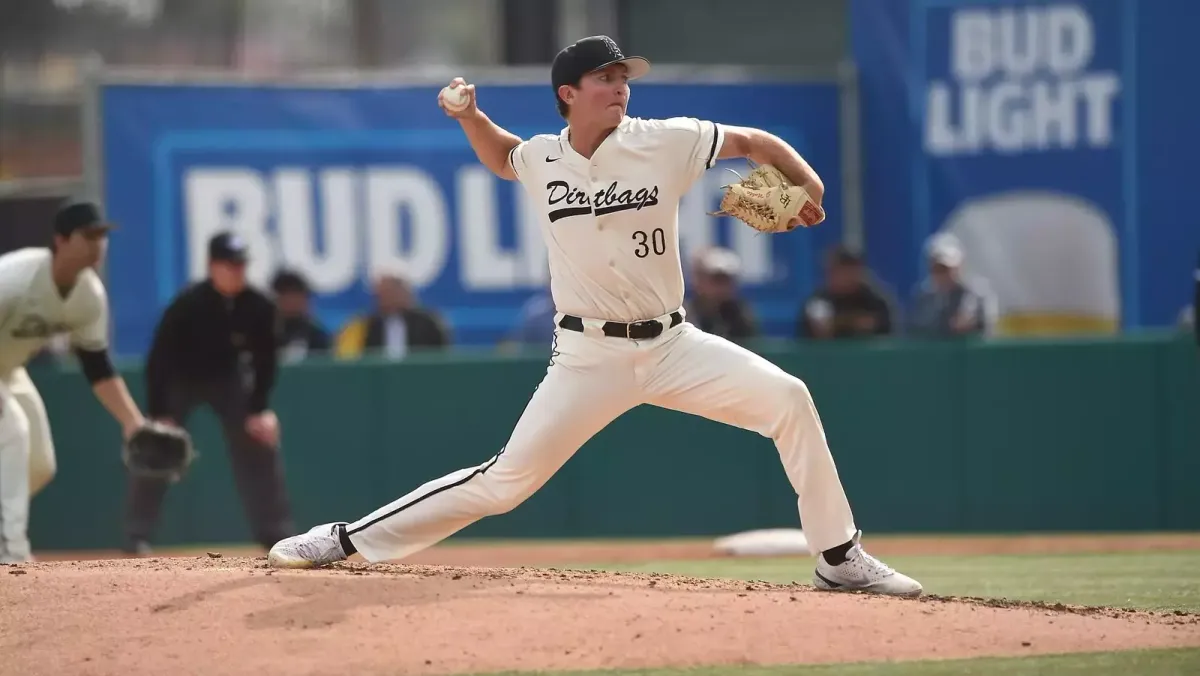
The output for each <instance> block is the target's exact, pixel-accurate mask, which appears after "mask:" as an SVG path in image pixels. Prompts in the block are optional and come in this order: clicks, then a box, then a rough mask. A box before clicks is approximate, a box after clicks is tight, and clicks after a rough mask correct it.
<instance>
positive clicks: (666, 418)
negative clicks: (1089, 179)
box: [31, 336, 1200, 550]
mask: <svg viewBox="0 0 1200 676" xmlns="http://www.w3.org/2000/svg"><path fill="white" fill-rule="evenodd" d="M757 349H758V350H759V351H760V352H762V353H763V354H765V355H766V356H768V357H769V358H771V359H772V360H773V361H775V362H776V363H778V364H780V365H781V366H782V367H783V368H785V369H786V370H787V371H789V372H791V373H794V374H796V375H797V376H799V377H800V378H802V379H803V380H805V381H806V382H807V383H808V384H809V386H810V388H811V390H812V393H813V396H814V398H815V399H816V402H817V406H818V408H819V410H820V413H821V416H822V419H823V421H824V423H825V427H826V433H827V435H828V437H829V440H830V444H831V446H832V448H833V452H834V456H835V458H836V460H837V463H838V467H839V471H840V473H841V476H842V480H843V482H844V484H845V486H846V490H847V492H848V494H849V496H850V500H851V504H852V505H853V507H854V510H855V514H856V517H857V520H858V522H859V525H860V527H862V528H863V529H864V530H865V531H867V532H868V533H883V532H899V531H902V532H1009V531H1056V530H1107V531H1113V530H1164V529H1166V530H1174V529H1197V528H1200V359H1198V358H1197V349H1196V346H1195V344H1194V343H1192V342H1190V341H1189V340H1187V339H1186V338H1185V337H1181V336H1148V337H1138V338H1126V339H1122V340H1120V341H1109V340H1080V341H1070V342H1065V341H1064V342H1028V341H1025V342H1011V343H1007V342H1005V343H989V344H970V343H940V344H908V343H873V344H840V345H811V346H808V345H805V346H796V345H787V346H783V347H778V346H776V347H767V346H763V347H759V348H757ZM545 368H546V355H541V354H534V355H530V356H527V357H497V356H492V355H483V356H457V357H436V356H429V357H418V358H414V359H413V360H411V361H408V362H405V363H400V364H386V363H381V362H375V361H371V362H359V363H306V364H303V365H297V366H291V367H288V368H286V369H285V370H284V372H283V373H282V374H281V379H280V382H279V386H278V388H277V390H276V394H275V396H274V400H273V405H274V407H275V409H276V411H277V412H278V414H279V416H280V419H281V421H282V424H283V428H284V433H283V438H284V442H283V453H284V454H285V457H286V465H287V477H288V482H289V488H290V492H291V495H292V500H293V503H294V507H295V513H296V518H297V521H298V525H299V526H301V527H303V528H307V527H309V526H311V525H313V524H315V523H320V522H325V521H332V520H339V519H344V520H353V519H355V518H357V517H358V516H360V515H362V514H364V513H366V512H367V511H369V510H371V509H373V508H375V507H377V506H379V505H381V504H383V503H385V502H388V501H390V500H392V499H394V498H396V497H398V496H400V495H401V494H403V493H405V492H407V491H409V490H411V489H412V488H415V487H416V486H418V485H420V484H421V483H423V482H425V481H427V480H429V479H432V478H435V477H437V476H439V475H441V474H443V473H445V472H447V471H450V470H453V469H457V468H459V467H464V466H468V465H476V464H478V463H480V462H483V461H484V460H486V459H487V458H489V457H490V456H492V455H493V454H494V453H496V452H497V451H498V450H499V449H500V448H501V446H502V445H503V444H504V443H505V441H506V439H507V436H508V433H509V431H510V429H511V428H512V426H513V424H514V423H515V421H516V420H517V417H518V416H519V415H520V414H521V411H522V409H523V408H524V406H525V403H526V401H527V399H528V397H529V395H530V394H531V393H532V391H533V389H534V387H535V385H536V384H537V383H538V381H539V380H540V378H541V376H542V374H543V373H544V372H545ZM123 372H124V373H125V375H126V378H127V379H128V381H129V383H130V387H131V389H132V390H133V392H134V393H135V396H136V397H138V399H139V401H141V400H142V392H143V383H142V372H141V370H140V368H139V367H137V366H131V367H129V368H125V369H123ZM31 375H32V376H33V378H34V380H35V381H36V383H37V385H38V388H39V390H40V391H41V393H42V397H43V398H44V400H45V402H46V406H47V408H48V410H49V414H50V419H51V425H52V428H53V433H54V438H55V444H56V447H57V454H58V464H59V472H58V476H57V477H56V478H55V480H54V482H53V483H52V484H51V485H50V486H49V487H48V488H47V489H46V490H45V491H43V492H42V493H41V494H40V495H38V496H37V497H36V498H35V500H34V504H33V510H32V518H31V536H32V538H33V541H34V547H35V549H41V550H46V549H75V548H89V549H90V548H111V547H116V546H118V544H119V542H120V524H121V510H122V503H123V499H124V488H125V480H124V474H123V471H122V466H121V463H120V449H119V444H118V435H119V433H118V428H117V425H116V424H115V423H114V422H112V421H111V419H110V418H108V416H107V414H106V413H105V411H104V410H103V408H101V406H100V404H99V403H98V402H97V401H96V400H95V399H94V398H93V397H92V394H91V391H90V389H89V387H88V385H87V383H86V381H85V380H84V379H83V377H82V376H81V374H80V373H79V372H78V371H77V370H75V369H73V368H62V369H58V368H54V367H44V368H39V369H34V370H32V372H31ZM189 429H191V431H192V433H193V434H194V435H195V437H196V442H197V447H198V449H199V451H200V453H201V454H202V457H201V458H200V459H199V461H198V462H197V464H196V465H195V466H194V468H193V471H192V473H191V474H190V475H189V476H188V477H187V479H186V480H185V481H184V482H182V483H180V484H178V485H176V486H174V487H173V489H172V491H171V492H170V493H169V494H168V497H167V504H166V508H165V510H164V518H163V521H162V524H161V528H160V533H159V537H158V539H157V544H160V545H164V546H165V545H172V544H183V543H188V544H190V543H203V542H221V543H229V542H237V541H246V540H248V539H249V532H248V529H247V528H246V525H245V520H244V518H243V515H242V509H241V503H240V498H239V497H238V495H237V493H236V491H235V490H234V487H233V481H232V477H231V475H230V472H229V463H228V460H227V458H226V457H225V449H224V446H223V443H222V440H221V437H220V434H219V431H218V427H217V425H216V421H215V418H213V417H212V415H211V414H210V413H208V412H207V411H202V412H200V413H197V414H196V416H195V417H194V418H193V420H192V421H191V423H190V425H189ZM795 505H796V501H795V496H794V494H793V493H792V492H791V489H790V487H789V485H788V483H787V481H786V479H785V477H784V474H783V471H782V469H781V467H780V466H779V461H778V457H777V455H776V453H775V450H774V446H773V445H772V443H771V442H770V441H769V440H767V439H764V438H762V437H759V436H758V435H756V434H753V433H750V432H745V431H742V430H738V429H735V428H731V427H726V426H723V425H720V424H717V423H712V422H709V421H706V420H703V419H700V418H696V417H692V416H688V415H684V414H679V413H674V412H668V411H662V410H659V409H654V408H650V407H642V408H639V409H636V410H634V411H631V412H630V413H628V414H626V415H625V416H624V417H622V418H620V419H619V420H618V421H616V422H615V423H614V424H612V425H611V426H610V427H609V428H607V429H605V430H604V431H603V432H601V433H600V434H599V435H598V436H596V437H595V438H594V439H593V440H592V441H591V442H590V443H588V444H587V445H586V446H585V447H584V448H583V449H582V450H581V451H580V452H579V453H578V454H577V455H576V456H575V457H574V458H573V459H572V460H571V461H570V462H568V463H567V465H566V466H565V467H564V468H563V470H562V471H561V472H560V473H559V474H558V475H556V476H555V477H554V478H553V479H552V480H551V481H550V483H549V484H547V485H546V487H545V488H543V489H542V490H541V491H540V492H539V493H538V494H536V495H535V496H534V497H533V498H531V499H530V500H529V501H527V502H526V503H525V504H523V505H521V506H520V507H518V508H517V509H516V510H514V511H513V512H511V513H509V514H505V515H503V516H498V517H493V518H490V519H486V520H484V521H482V522H480V523H478V524H476V525H474V526H472V527H470V528H469V529H467V530H466V531H463V533H462V535H464V536H475V537H607V536H623V537H636V536H671V535H708V534H723V533H729V532H733V531H739V530H744V529H751V528H765V527H780V526H795V525H796V523H797V522H796V512H795V510H796V507H795Z"/></svg>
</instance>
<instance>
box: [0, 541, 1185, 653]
mask: <svg viewBox="0 0 1200 676" xmlns="http://www.w3.org/2000/svg"><path fill="white" fill-rule="evenodd" d="M967 541H968V540H966V539H962V540H959V539H949V540H942V539H939V540H936V542H938V543H941V546H943V547H951V546H952V545H953V543H955V542H958V543H959V546H962V545H963V544H964V543H965V542H967ZM978 542H979V541H976V544H978ZM1009 542H1010V543H1011V542H1012V541H1011V540H1010V541H1009ZM1120 542H1123V543H1124V544H1125V545H1126V546H1129V545H1130V544H1131V543H1133V542H1134V541H1133V540H1131V539H1129V538H1124V539H1122V540H1120ZM933 543H934V541H933V540H931V541H929V542H924V543H923V542H922V541H920V540H918V541H916V544H917V545H921V549H922V550H925V547H926V546H933ZM1077 544H1079V545H1080V547H1081V548H1082V549H1084V550H1088V549H1089V547H1085V546H1083V545H1084V544H1085V543H1084V542H1083V541H1081V542H1079V543H1077ZM1108 544H1109V545H1110V546H1106V547H1103V548H1101V551H1104V550H1111V549H1114V548H1115V549H1121V547H1113V546H1111V545H1112V543H1108ZM1144 544H1146V547H1147V548H1156V549H1157V548H1174V547H1172V544H1178V541H1176V540H1170V541H1169V542H1168V541H1167V540H1162V541H1159V542H1157V544H1154V543H1149V542H1147V543H1144ZM1099 545H1100V543H1096V542H1092V544H1091V546H1099ZM689 546H692V547H693V548H694V549H693V550H691V552H690V555H691V556H702V555H706V553H705V552H702V551H700V550H699V549H695V548H696V547H699V545H697V544H692V545H689ZM907 546H912V543H911V542H910V543H908V544H902V543H901V542H900V541H897V542H895V543H893V544H892V545H891V546H889V545H888V544H886V540H885V539H883V538H879V539H876V540H873V541H872V551H875V552H878V553H880V554H883V553H886V552H887V550H889V549H891V550H892V551H895V550H896V549H900V548H901V547H907ZM997 546H998V545H997ZM1010 546H1011V545H1010ZM1030 546H1032V545H1030ZM603 547H607V548H608V549H601V548H603ZM632 547H633V546H632V545H629V546H626V547H624V548H621V547H618V546H616V545H594V546H592V547H591V548H589V547H588V546H583V545H580V546H577V547H576V548H575V549H570V550H565V551H564V550H556V549H554V548H553V547H551V546H550V545H546V546H544V547H542V546H534V547H522V548H517V549H513V548H509V547H501V546H495V545H492V546H478V547H461V546H457V547H456V546H448V547H438V548H434V549H433V550H430V551H428V552H426V553H424V554H423V555H422V558H423V559H424V560H426V561H429V560H439V559H440V562H441V563H443V564H447V563H449V564H451V565H437V566H433V565H405V566H400V565H394V564H379V565H373V566H368V565H366V564H361V563H349V564H343V565H340V566H336V567H333V568H331V569H328V570H322V571H303V572H294V571H286V572H281V571H273V570H271V569H268V568H267V567H266V564H265V560H264V559H263V558H261V557H253V558H249V557H232V556H230V555H228V554H225V555H221V556H220V557H219V558H214V557H209V556H207V555H203V554H202V555H200V556H180V557H174V558H166V557H164V558H145V559H115V560H92V561H78V560H77V561H57V562H45V561H43V562H39V563H35V564H29V565H24V566H19V567H0V655H4V660H3V661H2V662H0V674H2V675H3V676H8V675H9V674H13V675H17V674H21V675H28V676H36V675H39V674H54V675H58V674H64V673H69V674H87V675H95V676H102V675H106V674H113V675H117V674H122V675H133V674H173V675H183V674H214V673H220V674H224V675H228V676H237V675H240V674H255V675H256V676H263V675H269V674H301V675H303V674H325V673H354V674H381V675H382V674H388V675H389V676H390V675H394V674H419V673H458V672H471V671H499V670H508V669H517V670H536V669H585V668H607V667H652V666H673V665H677V666H691V665H702V664H730V665H737V664H778V663H817V662H844V661H862V660H883V659H896V660H902V659H921V658H951V657H970V656H982V655H1022V654H1041V653H1059V652H1075V651H1092V650H1120V649H1125V648H1135V647H1168V646H1200V616H1192V615H1177V614H1149V613H1130V612H1124V611H1116V610H1097V609H1079V608H1070V607H1064V606H1046V605H1034V604H1015V603H994V602H982V601H972V600H952V599H941V598H926V599H922V600H918V601H906V600H898V599H887V598H880V597H870V596H863V595H841V594H827V593H821V592H816V591H814V590H812V589H811V588H810V587H807V586H804V585H791V586H782V585H768V584H762V583H753V584H748V583H745V582H732V581H714V580H697V579H689V578H681V577H675V576H665V575H632V574H617V573H590V572H570V571H556V570H546V569H531V568H482V567H477V566H478V565H480V562H487V563H486V564H485V565H492V566H496V565H521V564H516V563H509V564H499V563H497V562H498V561H502V560H508V561H517V560H522V559H524V560H527V561H535V560H536V561H538V562H541V563H546V562H547V559H551V560H553V559H555V558H556V557H557V558H558V559H560V560H562V561H564V562H565V561H566V560H568V559H569V560H572V561H575V562H583V561H589V562H599V561H611V560H632V559H630V558H629V556H630V555H632V554H633V553H634V552H635V551H636V554H637V556H638V557H640V559H642V560H645V559H649V558H676V557H675V556H672V554H678V555H683V554H687V552H684V551H674V552H672V551H669V548H670V545H661V546H660V547H664V548H665V549H663V548H660V549H657V550H656V549H653V548H645V547H642V548H632ZM980 550H983V551H987V548H986V547H977V548H976V549H974V550H972V551H980ZM556 551H557V552H559V553H557V554H556V553H555V552H556ZM940 551H941V550H939V552H940ZM1043 551H1044V550H1043ZM1075 551H1077V550H1075ZM927 553H935V552H927ZM449 559H458V562H451V561H449ZM468 559H469V560H471V561H474V562H475V563H467V562H466V560H468ZM468 565H470V566H472V567H464V566H468ZM797 565H798V566H801V567H806V566H808V565H810V564H809V562H808V561H804V560H797Z"/></svg>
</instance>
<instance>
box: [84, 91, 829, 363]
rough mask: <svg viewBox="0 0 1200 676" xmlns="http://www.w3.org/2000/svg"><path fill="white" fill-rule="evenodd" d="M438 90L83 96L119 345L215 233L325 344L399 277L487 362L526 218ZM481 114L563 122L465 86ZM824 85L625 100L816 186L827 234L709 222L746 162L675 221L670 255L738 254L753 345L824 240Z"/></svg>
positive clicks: (807, 288)
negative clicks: (237, 249) (820, 189)
mask: <svg viewBox="0 0 1200 676" xmlns="http://www.w3.org/2000/svg"><path fill="white" fill-rule="evenodd" d="M439 89H440V85H429V86H406V87H380V86H370V87H344V88H314V87H287V86H281V85H271V86H252V85H205V84H195V85H169V86H167V85H152V84H144V85H142V84H109V85H106V86H103V87H102V88H101V90H100V102H101V106H100V109H101V111H102V113H101V117H102V120H101V126H100V128H101V141H102V146H103V153H102V157H103V160H102V167H101V179H102V180H101V183H102V186H103V197H104V200H105V204H106V207H107V209H108V211H109V213H110V215H111V217H112V218H113V219H114V220H115V221H116V222H118V223H119V224H120V225H121V230H120V231H119V232H118V233H116V234H115V235H114V237H113V241H112V246H111V249H110V265H109V267H108V285H109V288H110V293H111V294H112V296H113V302H112V305H113V316H114V318H115V332H116V346H117V349H118V351H119V352H121V353H122V354H135V355H136V354H142V353H143V352H144V351H145V349H146V347H147V345H148V342H149V339H150V337H151V335H152V332H153V329H154V325H155V323H156V322H157V319H158V317H159V314H160V313H161V311H162V309H163V308H164V307H165V306H166V304H167V303H168V302H169V301H170V299H171V298H172V297H173V295H174V294H175V293H177V292H178V291H179V290H180V289H181V288H182V287H183V286H184V285H185V284H187V283H188V282H189V281H191V280H197V279H201V278H203V277H204V275H205V274H206V259H205V254H206V250H205V245H206V242H207V240H208V238H209V237H211V236H212V235H213V234H214V233H215V232H218V231H221V230H232V231H234V232H237V233H239V234H240V235H241V236H242V237H243V238H244V239H245V241H246V242H247V243H248V245H249V248H250V250H251V256H252V261H251V263H250V268H249V270H250V278H251V280H252V281H253V282H254V283H256V284H259V285H262V286H265V285H267V284H269V281H270V278H271V277H272V276H273V275H274V273H275V272H276V271H277V270H278V269H280V268H283V267H286V268H290V269H295V270H298V271H300V272H301V273H302V274H303V275H304V276H305V277H307V279H308V280H309V282H310V284H311V285H312V287H313V289H314V292H315V309H316V312H317V316H318V318H319V319H320V321H321V322H322V323H323V324H324V325H325V326H326V328H327V329H329V330H330V331H336V330H337V329H338V328H340V327H341V326H342V325H343V324H344V323H345V322H346V321H347V320H348V319H350V318H351V317H353V316H354V315H356V314H358V313H365V312H369V311H370V310H371V308H372V304H373V299H372V290H371V288H372V280H373V279H374V278H375V277H376V276H377V275H379V274H382V273H386V272H393V271H394V272H397V273H398V274H401V275H403V276H404V277H406V278H407V279H408V280H409V281H410V282H411V284H412V285H413V287H414V289H415V291H416V293H417V296H418V298H419V301H420V302H421V303H422V304H423V305H425V306H427V307H429V308H432V309H434V310H436V311H437V312H439V313H440V314H441V315H442V316H443V317H444V318H445V319H446V321H447V323H448V325H449V327H450V329H451V331H452V333H453V340H454V342H455V343H456V344H460V345H489V344H494V343H496V341H498V340H500V339H501V338H502V337H503V336H504V335H505V334H506V333H507V332H508V331H509V330H510V328H511V327H512V326H513V324H514V322H516V321H517V314H518V309H519V308H520V306H521V304H522V303H523V302H525V301H526V300H527V299H529V298H530V297H531V296H532V295H533V294H536V293H539V292H542V291H544V290H545V289H546V287H547V282H548V270H547V265H546V260H545V256H546V252H545V248H544V245H543V243H542V241H541V235H540V232H539V228H538V223H537V214H536V212H535V211H534V210H533V209H532V208H531V205H530V204H528V203H527V202H526V199H527V198H526V197H525V194H524V192H523V191H522V190H521V189H520V186H519V185H518V184H516V183H510V182H506V181H503V180H501V179H498V178H497V177H495V176H494V175H492V174H491V173H490V172H489V171H488V170H487V169H486V168H485V167H483V166H482V165H481V164H479V162H478V160H477V159H476V157H475V155H474V153H473V152H472V150H471V147H470V145H469V144H468V142H467V139H466V137H465V135H464V134H463V133H462V131H461V129H460V127H459V126H458V123H457V122H455V121H454V120H452V119H450V118H448V117H446V115H445V114H444V113H443V112H442V111H441V110H440V109H439V108H438V107H437V103H436V98H437V92H438V90H439ZM478 97H479V103H480V107H481V108H482V109H483V110H485V111H486V112H487V113H488V115H489V116H490V117H491V118H492V119H493V120H495V121H496V122H497V123H498V124H500V125H502V126H504V127H506V128H508V129H509V130H510V131H512V132H514V133H516V134H518V135H519V136H521V137H523V138H528V137H529V136H531V135H533V134H537V133H558V132H559V131H560V130H561V129H562V127H563V126H564V124H565V123H564V122H563V120H562V119H561V118H559V117H558V115H557V112H556V111H555V108H554V102H553V97H552V92H551V89H550V87H549V86H515V85H503V84H497V85H488V84H486V83H481V84H479V85H478ZM838 101H839V96H838V89H837V86H836V85H834V84H787V83H784V84H780V83H778V82H772V83H769V84H767V83H764V84H755V83H748V84H720V85H717V84H714V85H693V84H688V85H683V84H679V85H675V84H651V83H646V84H639V83H634V85H633V91H632V99H631V105H630V111H629V114H630V115H635V116H639V117H669V116H675V115H686V116H691V117H698V118H701V119H711V120H716V121H718V122H724V123H727V124H739V125H749V126H754V127H759V128H763V129H767V130H769V131H772V132H773V133H776V134H778V135H779V136H781V137H783V138H785V139H786V140H788V141H789V142H791V143H792V144H793V145H795V146H796V147H797V149H799V150H800V151H801V152H802V153H803V154H804V155H805V156H806V157H807V158H808V159H809V160H810V162H811V163H812V164H813V166H814V167H815V168H816V169H817V170H818V171H819V172H820V173H821V174H822V176H823V178H824V181H825V185H826V188H827V193H826V200H825V201H826V204H827V205H829V206H828V208H827V211H828V220H827V221H826V222H825V223H823V224H822V225H821V227H819V228H814V229H811V230H808V231H800V232H793V233H788V234H785V235H779V236H771V237H767V236H763V235H760V234H758V233H756V232H754V231H752V230H751V229H749V228H747V227H745V226H744V225H741V224H739V223H737V222H736V221H733V220H732V219H729V218H720V217H713V216H709V215H708V213H707V212H709V211H713V210H715V209H716V206H717V203H718V201H719V195H720V191H719V188H720V186H721V185H722V184H724V183H727V182H729V179H731V178H732V174H729V173H728V172H726V171H725V170H724V169H725V168H726V167H729V168H734V169H737V170H738V171H741V172H742V173H743V174H744V173H745V171H744V169H745V164H744V163H740V162H722V163H719V165H718V167H716V168H714V169H712V170H710V171H709V172H708V173H707V175H705V176H704V177H702V179H701V180H699V181H698V182H697V184H696V185H695V187H694V188H693V190H692V191H691V193H689V195H688V196H687V198H686V199H685V200H684V201H683V203H682V204H681V205H680V212H679V217H680V230H681V250H682V254H683V256H684V265H685V268H686V266H687V265H688V261H687V256H689V255H690V254H691V253H692V252H695V251H697V250H699V248H701V247H704V246H708V245H721V246H725V247H728V248H730V249H732V250H733V251H735V252H736V253H737V254H738V256H739V259H740V266H741V273H740V276H741V283H742V286H743V289H744V291H745V295H746V296H747V298H748V299H749V300H750V301H751V302H752V303H753V305H754V309H755V311H756V312H757V313H758V315H759V317H760V319H761V320H762V324H763V328H764V329H765V331H766V332H767V333H769V334H772V333H773V334H776V335H790V333H791V331H792V326H793V323H794V320H795V315H796V312H797V309H798V307H799V304H800V302H801V301H802V299H803V297H804V296H805V295H807V294H808V293H810V292H811V290H812V288H813V286H814V284H815V282H816V281H817V279H818V278H819V275H820V270H819V266H818V265H817V261H818V260H819V254H820V252H821V250H822V249H824V248H825V247H826V246H828V245H829V244H831V243H833V242H836V241H839V240H840V239H841V234H842V233H841V225H842V224H841V210H840V209H839V208H838V207H837V205H839V204H840V201H841V199H842V191H841V184H840V177H841V174H842V166H841V158H840V152H841V149H840V148H839V145H838V139H839V133H838V129H839V126H838V113H839V111H838Z"/></svg>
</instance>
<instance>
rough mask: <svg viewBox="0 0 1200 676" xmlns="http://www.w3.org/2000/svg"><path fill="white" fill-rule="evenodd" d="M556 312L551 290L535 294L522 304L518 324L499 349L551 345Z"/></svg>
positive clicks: (510, 349)
mask: <svg viewBox="0 0 1200 676" xmlns="http://www.w3.org/2000/svg"><path fill="white" fill-rule="evenodd" d="M554 314H555V309H554V299H553V298H551V297H550V292H549V291H542V292H540V293H537V294H535V295H533V296H532V297H530V298H529V300H527V301H525V303H524V304H523V305H522V306H521V309H520V311H519V312H518V313H517V321H516V324H515V325H514V326H513V328H512V330H510V331H509V333H508V335H506V336H505V337H504V339H503V340H501V341H500V345H499V346H498V347H499V349H500V350H501V351H505V352H510V351H513V350H517V349H521V348H526V347H531V346H538V347H549V346H550V345H551V344H552V343H553V342H554Z"/></svg>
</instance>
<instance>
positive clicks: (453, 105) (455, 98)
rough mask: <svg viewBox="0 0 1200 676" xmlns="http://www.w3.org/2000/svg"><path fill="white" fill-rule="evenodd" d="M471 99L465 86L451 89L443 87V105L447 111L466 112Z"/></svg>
mask: <svg viewBox="0 0 1200 676" xmlns="http://www.w3.org/2000/svg"><path fill="white" fill-rule="evenodd" d="M470 101H471V97H470V96H468V95H467V88H466V87H465V86H459V87H451V86H449V85H447V86H445V87H442V104H443V105H445V106H446V109H447V110H451V111H454V112H456V113H457V112H458V111H460V110H465V109H466V107H467V105H468V104H469V103H470Z"/></svg>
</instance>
